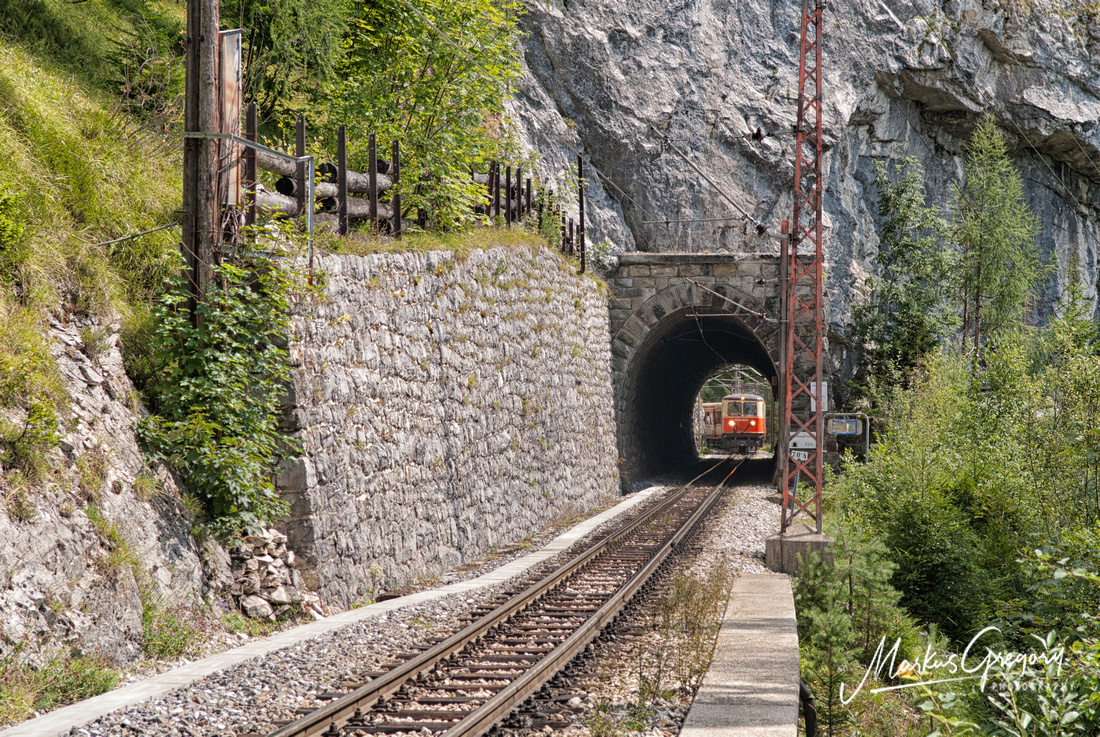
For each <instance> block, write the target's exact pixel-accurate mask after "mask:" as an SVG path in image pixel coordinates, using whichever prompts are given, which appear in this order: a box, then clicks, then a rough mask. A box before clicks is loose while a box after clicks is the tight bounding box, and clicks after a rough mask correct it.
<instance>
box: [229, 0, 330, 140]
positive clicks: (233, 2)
mask: <svg viewBox="0 0 1100 737" xmlns="http://www.w3.org/2000/svg"><path fill="white" fill-rule="evenodd" d="M349 12H350V9H349V3H348V0H223V2H222V4H221V16H222V21H223V25H226V26H229V27H239V28H241V29H242V30H243V31H244V67H245V75H244V97H245V100H247V101H249V102H255V103H256V105H257V107H258V108H259V112H260V116H261V117H262V118H265V119H267V118H270V117H271V116H272V115H274V114H275V113H276V112H278V111H283V112H287V113H290V112H294V111H296V110H297V109H300V108H303V107H304V106H305V104H306V103H307V102H308V98H307V94H308V93H309V92H310V91H315V90H316V89H317V87H318V86H319V85H323V84H325V83H328V82H331V81H332V80H333V79H334V77H335V74H336V69H337V64H338V63H339V60H340V58H341V55H342V53H343V48H344V37H345V33H346V31H347V23H348V14H349Z"/></svg>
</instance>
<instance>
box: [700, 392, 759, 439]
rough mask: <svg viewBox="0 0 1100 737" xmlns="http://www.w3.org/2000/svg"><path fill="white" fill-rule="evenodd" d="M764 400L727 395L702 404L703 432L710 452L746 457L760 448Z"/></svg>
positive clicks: (753, 395)
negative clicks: (730, 452) (745, 455)
mask: <svg viewBox="0 0 1100 737" xmlns="http://www.w3.org/2000/svg"><path fill="white" fill-rule="evenodd" d="M764 420H765V414H764V397H762V396H760V395H759V394H728V395H726V396H725V397H723V398H722V401H721V402H706V403H704V404H703V428H704V435H705V437H706V443H707V446H708V447H710V448H715V449H721V450H727V451H736V452H738V453H748V452H752V451H755V450H760V446H762V445H763V444H764Z"/></svg>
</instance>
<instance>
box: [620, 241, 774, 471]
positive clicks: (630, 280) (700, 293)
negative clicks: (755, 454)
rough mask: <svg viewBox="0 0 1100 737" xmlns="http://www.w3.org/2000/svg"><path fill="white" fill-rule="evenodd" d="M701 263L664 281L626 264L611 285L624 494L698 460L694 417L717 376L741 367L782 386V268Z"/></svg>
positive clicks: (742, 261)
mask: <svg viewBox="0 0 1100 737" xmlns="http://www.w3.org/2000/svg"><path fill="white" fill-rule="evenodd" d="M648 257H649V258H650V259H652V258H653V256H652V255H648ZM698 261H699V258H698V257H696V258H694V259H690V262H689V260H688V258H687V257H684V258H683V259H681V262H677V263H676V264H675V267H674V268H675V273H668V269H669V267H668V266H663V267H657V268H660V269H661V272H660V273H661V275H659V276H654V275H653V271H656V270H657V268H652V269H649V267H647V269H649V273H648V275H647V274H645V273H639V272H640V269H639V265H638V264H633V263H629V264H628V265H626V266H625V267H620V269H619V273H618V274H617V275H616V276H615V277H613V278H612V279H611V280H609V281H610V284H611V286H612V290H613V292H614V293H615V294H614V296H613V302H612V307H613V309H612V341H611V343H612V355H613V372H614V381H615V400H616V415H617V420H618V442H619V457H620V464H621V468H620V474H621V478H622V482H623V490H624V491H629V490H630V487H631V484H632V483H633V482H634V481H637V480H640V479H643V478H646V477H649V476H652V475H656V474H661V473H665V472H669V471H674V470H677V469H679V468H683V467H685V466H686V465H688V464H689V463H691V462H692V461H694V460H695V459H696V451H695V444H694V440H693V436H692V411H693V407H694V404H695V398H696V396H697V395H698V392H699V389H700V388H701V387H702V385H703V383H704V381H705V380H706V379H707V377H708V376H709V375H710V374H711V373H712V372H714V371H715V370H717V369H719V368H721V367H722V366H725V365H729V364H738V363H740V364H745V365H748V366H752V367H753V368H755V369H756V370H758V371H759V372H760V373H761V374H763V375H764V376H766V377H768V379H769V380H771V381H772V384H773V387H774V386H776V385H777V383H778V370H777V366H778V364H779V323H778V319H777V318H778V308H779V304H778V264H775V263H773V262H771V260H770V259H767V257H764V258H763V259H761V258H760V257H757V258H755V259H746V258H739V259H736V260H732V259H729V258H728V257H727V258H726V259H723V260H722V261H721V262H720V263H717V264H712V263H702V264H700V263H698ZM723 266H724V268H721V267H723ZM684 272H688V273H684ZM716 272H719V273H716ZM628 303H629V305H630V309H629V310H626V309H624V307H625V306H626V305H627V304H628ZM616 308H618V314H616ZM616 318H617V319H616Z"/></svg>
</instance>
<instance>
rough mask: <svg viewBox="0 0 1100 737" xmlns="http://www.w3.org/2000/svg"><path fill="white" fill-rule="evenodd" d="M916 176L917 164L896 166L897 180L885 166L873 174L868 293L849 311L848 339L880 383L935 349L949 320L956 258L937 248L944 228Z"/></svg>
mask: <svg viewBox="0 0 1100 737" xmlns="http://www.w3.org/2000/svg"><path fill="white" fill-rule="evenodd" d="M922 181H923V171H922V169H921V166H920V163H919V162H917V160H916V159H912V158H906V159H905V160H904V161H902V163H901V164H900V166H899V167H898V168H897V183H895V182H894V181H893V179H892V178H891V176H890V172H889V171H888V170H887V169H886V167H885V166H882V165H879V166H878V167H877V169H876V176H875V186H876V187H877V188H878V190H879V206H878V210H879V215H880V217H882V232H881V235H880V237H879V251H878V255H877V256H876V257H875V263H876V265H877V266H878V267H879V269H880V271H879V274H878V275H877V276H875V277H872V278H871V279H870V280H869V284H870V286H871V296H870V299H869V300H868V302H867V304H866V305H861V306H860V307H857V308H856V310H855V318H856V320H855V334H856V336H857V337H859V338H860V339H861V340H862V341H863V344H864V354H865V356H866V358H867V362H868V364H869V366H868V368H869V370H870V372H871V374H872V375H873V376H875V377H876V378H877V379H879V380H880V382H885V383H891V382H892V380H893V378H894V376H895V374H896V373H897V372H901V373H908V372H909V371H911V370H912V369H914V368H916V367H917V366H920V365H921V364H923V363H924V358H925V356H927V355H928V354H930V353H932V352H933V351H935V350H936V349H938V348H939V346H940V345H941V344H942V342H943V341H944V339H945V338H946V337H947V335H949V334H950V333H951V332H952V331H953V329H954V327H955V325H956V324H957V323H956V320H955V316H954V314H953V313H952V311H951V310H950V307H949V298H950V284H951V273H952V271H953V268H954V267H955V265H956V262H957V258H956V255H955V253H954V252H953V251H951V250H950V249H947V248H945V247H944V244H943V243H942V240H941V237H940V236H941V233H942V232H943V231H944V230H945V225H944V223H943V220H942V218H940V216H939V215H938V213H937V212H936V210H935V208H932V207H929V206H928V205H926V204H925V197H924V185H923V183H922Z"/></svg>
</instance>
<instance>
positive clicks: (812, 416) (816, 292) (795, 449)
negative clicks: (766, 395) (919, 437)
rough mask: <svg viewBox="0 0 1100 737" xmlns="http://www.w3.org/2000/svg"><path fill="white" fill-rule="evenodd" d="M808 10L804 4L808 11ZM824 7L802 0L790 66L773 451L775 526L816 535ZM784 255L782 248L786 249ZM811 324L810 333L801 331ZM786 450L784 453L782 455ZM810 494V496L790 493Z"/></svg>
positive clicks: (820, 470)
mask: <svg viewBox="0 0 1100 737" xmlns="http://www.w3.org/2000/svg"><path fill="white" fill-rule="evenodd" d="M811 3H812V5H811ZM824 10H825V2H824V0H802V49H801V53H800V55H799V63H798V121H797V124H796V136H797V142H796V144H795V154H794V156H795V158H794V214H793V218H792V220H791V228H790V248H789V255H788V253H786V252H785V253H784V254H783V256H784V258H783V259H782V261H783V262H785V263H783V264H782V265H781V266H785V267H786V273H787V275H788V278H787V280H786V281H787V284H786V287H787V289H786V294H785V295H784V298H785V300H786V304H785V309H784V317H785V325H784V331H785V336H784V338H785V364H786V365H785V369H786V371H785V373H786V382H785V383H786V386H785V387H784V388H785V390H786V391H785V392H784V394H783V427H782V430H781V432H780V440H781V445H782V440H783V438H788V442H789V446H787V447H785V448H781V449H780V458H779V462H780V475H781V476H782V481H783V487H782V488H783V522H782V530H784V531H785V530H786V529H787V527H788V526H789V525H790V524H791V522H792V521H793V520H794V518H795V517H797V516H798V515H799V514H806V515H809V516H811V517H813V519H814V521H815V522H816V523H817V531H818V532H821V482H822V476H823V471H824V465H823V463H822V452H823V450H824V439H825V438H824V435H825V432H824V431H825V426H824V418H823V411H824V402H823V401H822V400H823V399H824V396H822V395H823V394H824V384H823V381H822V380H823V375H822V372H821V357H822V348H823V342H824V341H823V337H822V328H823V311H822V285H821V264H822V240H821V239H822V233H821V230H822V229H821V185H822V181H821V156H822V150H821V95H822V93H821V65H822V48H821V40H822V22H821V16H822V13H823V11H824ZM784 246H785V251H786V250H787V249H786V244H784ZM811 324H812V325H813V330H812V332H811V331H810V330H809V329H808V328H809V326H810V325H811ZM785 451H786V452H785ZM800 483H805V484H806V485H807V486H810V487H812V488H813V496H812V497H811V496H809V495H808V494H801V495H800V494H799V493H798V486H799V484H800Z"/></svg>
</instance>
